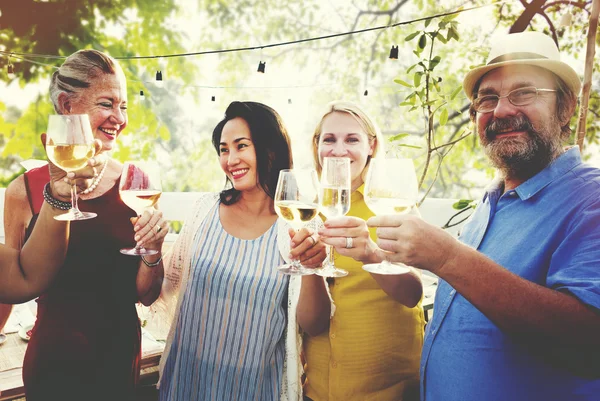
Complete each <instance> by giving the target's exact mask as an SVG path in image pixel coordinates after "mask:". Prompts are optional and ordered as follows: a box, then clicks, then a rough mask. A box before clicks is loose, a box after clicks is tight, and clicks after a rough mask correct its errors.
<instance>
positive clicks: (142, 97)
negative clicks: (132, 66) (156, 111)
mask: <svg viewBox="0 0 600 401" xmlns="http://www.w3.org/2000/svg"><path fill="white" fill-rule="evenodd" d="M145 99H146V97H145V96H144V91H140V100H141V101H142V102H143V101H144V100H145Z"/></svg>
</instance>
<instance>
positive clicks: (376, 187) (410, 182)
mask: <svg viewBox="0 0 600 401" xmlns="http://www.w3.org/2000/svg"><path fill="white" fill-rule="evenodd" d="M417 195H418V184H417V176H416V174H415V167H414V165H413V161H412V160H411V159H385V158H373V159H371V163H370V165H369V171H368V173H367V180H366V183H365V203H366V204H367V206H368V207H369V209H371V211H373V213H375V214H376V215H384V214H406V213H409V212H410V211H411V210H412V208H413V207H414V206H415V204H416V201H417ZM363 269H365V270H366V271H368V272H370V273H377V274H403V273H408V272H409V271H410V267H409V266H407V265H405V264H403V263H391V262H388V261H386V260H384V261H383V262H382V263H371V264H366V265H363Z"/></svg>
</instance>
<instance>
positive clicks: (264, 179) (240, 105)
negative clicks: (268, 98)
mask: <svg viewBox="0 0 600 401" xmlns="http://www.w3.org/2000/svg"><path fill="white" fill-rule="evenodd" d="M234 118H241V119H243V120H244V121H246V123H247V124H248V126H249V127H250V133H251V134H252V143H253V144H254V149H255V151H256V168H257V174H258V183H259V185H260V187H261V188H262V189H263V190H264V191H265V192H266V193H267V195H269V196H270V197H271V198H273V199H274V198H275V189H276V188H277V180H278V179H279V172H280V171H281V170H284V169H290V168H292V166H293V158H292V148H291V146H290V137H289V135H288V132H287V129H286V128H285V126H284V124H283V121H282V119H281V117H280V116H279V114H278V113H277V112H276V111H275V110H273V109H272V108H271V107H269V106H267V105H264V104H262V103H257V102H237V101H236V102H232V103H231V104H230V105H229V106H228V107H227V110H225V118H223V120H221V121H220V122H219V123H218V124H217V126H216V127H215V129H214V130H213V135H212V143H213V146H214V147H215V150H216V151H217V154H220V143H221V134H222V133H223V128H224V127H225V124H227V122H228V121H231V120H233V119H234ZM240 195H241V192H240V191H238V190H236V189H235V187H234V186H233V183H232V182H231V180H230V179H229V177H227V182H226V184H225V189H224V190H223V191H221V193H220V194H219V197H220V198H221V202H222V203H224V204H225V205H232V204H234V203H235V202H237V201H238V200H239V197H240Z"/></svg>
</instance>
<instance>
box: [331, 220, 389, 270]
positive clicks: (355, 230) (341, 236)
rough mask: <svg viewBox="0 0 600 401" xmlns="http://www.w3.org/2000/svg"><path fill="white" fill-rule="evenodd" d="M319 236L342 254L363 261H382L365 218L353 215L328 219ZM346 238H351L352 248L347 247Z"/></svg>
mask: <svg viewBox="0 0 600 401" xmlns="http://www.w3.org/2000/svg"><path fill="white" fill-rule="evenodd" d="M319 236H320V238H321V240H322V241H323V242H324V243H325V244H327V245H331V246H333V247H334V248H335V250H336V251H337V252H338V253H339V254H340V255H344V256H349V257H351V258H353V259H355V260H358V261H359V262H362V263H379V262H381V259H379V258H378V257H377V253H376V251H377V249H378V247H377V245H376V244H375V242H373V240H372V239H371V237H370V236H369V228H368V227H367V223H366V222H365V221H364V220H363V219H359V218H358V217H351V216H344V217H337V218H333V219H328V220H327V221H325V223H324V227H323V228H322V229H321V230H319ZM346 238H351V242H352V247H351V248H346V245H347V244H348V241H347V240H346Z"/></svg>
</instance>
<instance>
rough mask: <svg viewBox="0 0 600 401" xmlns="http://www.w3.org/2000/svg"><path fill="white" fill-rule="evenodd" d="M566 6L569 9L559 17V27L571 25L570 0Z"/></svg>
mask: <svg viewBox="0 0 600 401" xmlns="http://www.w3.org/2000/svg"><path fill="white" fill-rule="evenodd" d="M567 7H569V11H567V12H566V13H564V14H563V15H562V17H560V22H559V23H558V24H559V26H560V27H568V26H571V22H572V21H573V14H572V13H571V9H572V6H571V2H570V1H569V5H568V6H567Z"/></svg>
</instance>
